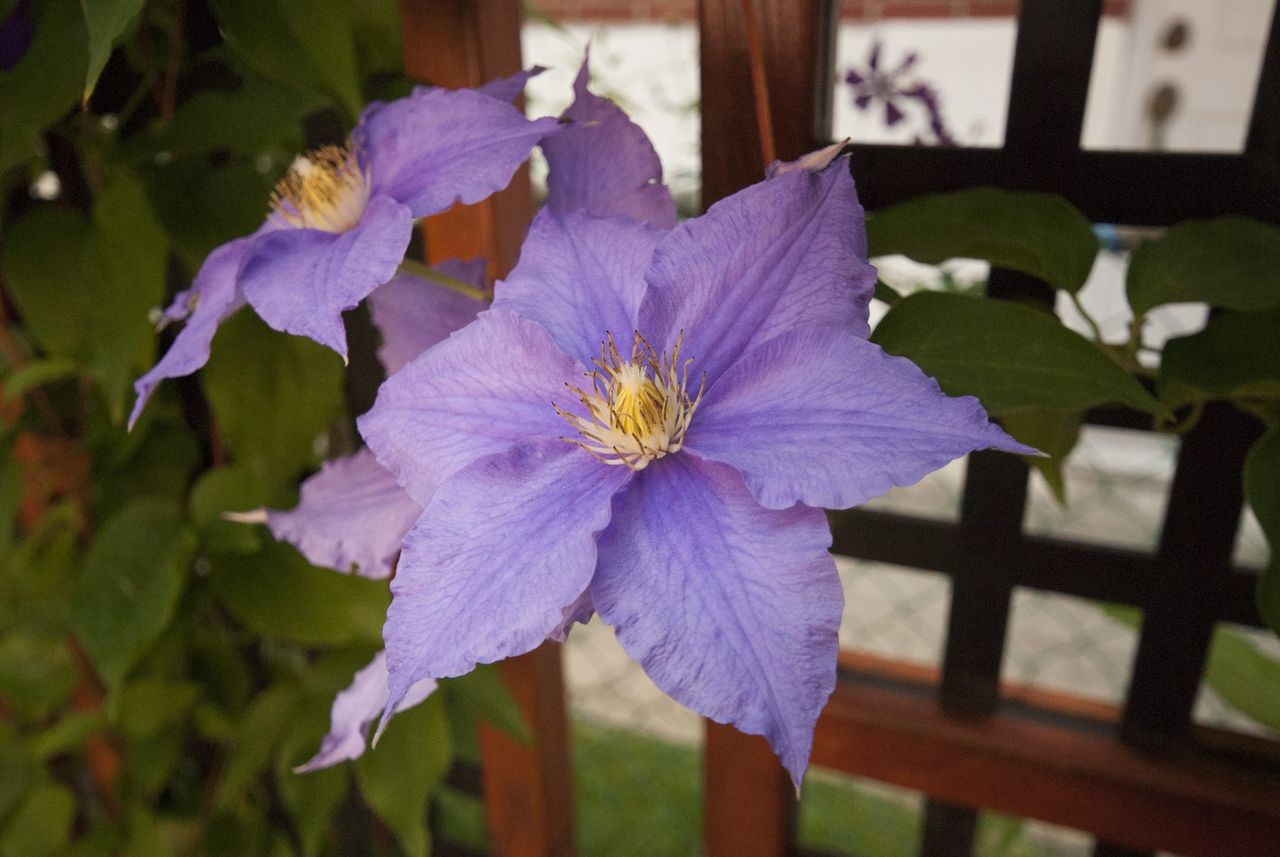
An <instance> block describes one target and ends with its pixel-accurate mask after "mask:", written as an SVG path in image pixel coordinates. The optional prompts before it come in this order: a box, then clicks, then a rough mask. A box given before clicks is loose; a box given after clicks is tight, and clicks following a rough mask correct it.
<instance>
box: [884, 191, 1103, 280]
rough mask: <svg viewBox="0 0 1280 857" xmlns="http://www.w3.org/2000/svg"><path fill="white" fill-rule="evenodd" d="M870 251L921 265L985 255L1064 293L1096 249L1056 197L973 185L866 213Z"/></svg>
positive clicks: (1082, 275)
mask: <svg viewBox="0 0 1280 857" xmlns="http://www.w3.org/2000/svg"><path fill="white" fill-rule="evenodd" d="M867 244H868V247H869V251H868V254H869V255H870V256H887V255H890V254H894V253H901V254H902V255H904V256H908V257H910V258H912V259H915V260H916V261H917V262H923V263H925V264H928V265H936V264H938V263H940V262H945V261H946V260H947V259H955V258H969V259H985V260H987V261H988V262H990V263H991V264H992V265H995V266H996V267H998V268H1010V269H1012V270H1015V271H1022V272H1023V273H1027V274H1031V275H1032V276H1035V277H1039V278H1040V279H1042V280H1044V281H1045V282H1046V283H1049V284H1050V285H1052V286H1056V287H1057V288H1060V289H1064V290H1066V291H1068V292H1076V291H1079V290H1080V287H1081V286H1083V285H1084V281H1085V280H1086V279H1087V278H1088V276H1089V271H1090V269H1091V268H1092V267H1093V260H1094V257H1096V256H1097V255H1098V239H1097V238H1096V237H1095V236H1094V234H1093V229H1092V227H1091V226H1090V225H1089V221H1088V220H1087V219H1086V218H1085V216H1084V215H1083V214H1081V213H1080V212H1079V211H1078V210H1077V209H1076V208H1075V207H1074V206H1073V205H1071V203H1069V202H1067V201H1066V200H1065V199H1063V198H1062V197H1060V196H1054V195H1053V194H1048V193H1032V192H1029V191H1012V190H1001V189H1000V188H994V187H978V188H970V189H967V190H961V191H955V192H953V193H939V194H928V195H926V196H919V197H916V198H915V199H911V200H907V201H906V202H903V203H899V204H898V205H895V206H892V207H890V208H887V209H885V210H883V211H877V212H875V213H874V214H873V215H872V216H871V217H869V218H867Z"/></svg>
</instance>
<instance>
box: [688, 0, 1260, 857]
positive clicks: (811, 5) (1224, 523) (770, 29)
mask: <svg viewBox="0 0 1280 857" xmlns="http://www.w3.org/2000/svg"><path fill="white" fill-rule="evenodd" d="M740 7H741V4H740V2H739V0H704V2H703V3H702V13H701V26H702V37H703V42H702V63H703V68H702V83H703V90H702V105H703V129H704V134H705V135H706V136H705V137H704V141H703V155H704V180H705V181H704V205H705V204H707V203H709V202H711V201H713V200H715V199H717V198H720V197H722V196H725V195H727V194H728V193H731V192H732V191H733V190H736V189H737V188H738V187H742V186H745V185H747V184H749V183H751V182H752V181H755V180H756V177H757V175H758V164H757V162H756V159H755V157H754V151H755V148H756V147H757V144H756V142H755V140H754V139H753V137H752V133H753V132H754V129H755V123H754V114H753V112H752V111H753V105H752V104H751V103H750V102H749V101H746V100H744V99H741V98H737V99H735V98H734V97H733V93H735V92H738V93H740V92H744V91H749V88H750V79H749V77H748V76H747V75H748V74H749V73H748V71H747V69H748V68H749V65H748V58H747V56H746V54H745V51H744V49H743V46H744V45H745V40H744V37H743V33H742V30H741V27H742V13H741V8H740ZM755 7H756V11H757V14H758V15H759V16H760V18H761V20H763V21H767V22H768V23H767V24H765V25H763V26H764V27H765V28H766V35H765V38H764V39H763V41H764V54H765V56H764V61H765V67H766V70H767V76H768V79H769V82H770V87H771V90H772V102H773V104H774V105H775V107H774V113H775V116H774V122H773V125H774V128H775V129H779V130H780V131H785V132H786V133H787V136H786V137H785V138H784V137H780V138H779V140H778V150H779V151H778V154H779V156H780V157H783V158H787V157H795V156H797V155H799V154H801V153H802V152H804V151H807V150H810V149H813V148H816V147H817V146H819V145H821V144H824V143H826V142H829V140H828V136H829V132H828V123H827V117H826V115H825V113H824V111H825V110H826V109H827V105H828V104H829V103H830V93H829V91H828V90H827V89H826V87H827V86H829V82H830V81H831V80H832V79H833V77H834V75H833V74H832V70H831V67H830V63H831V60H832V50H831V43H830V39H831V34H832V31H831V26H830V24H831V21H832V19H833V13H834V4H833V3H831V2H825V0H759V2H757V3H756V4H755ZM1101 13H1102V2H1101V0H1079V2H1062V0H1022V3H1021V5H1020V8H1019V14H1018V37H1017V44H1016V48H1015V53H1014V62H1013V79H1012V82H1011V86H1010V96H1009V112H1008V118H1007V123H1006V129H1005V142H1004V145H1003V147H1001V148H999V149H961V148H925V147H901V146H871V145H859V146H855V147H854V153H853V169H854V174H855V176H856V178H857V181H858V189H859V194H860V196H861V198H862V201H863V203H864V205H866V206H867V208H868V209H871V210H874V209H877V208H881V207H883V206H887V205H891V204H893V203H896V202H899V201H902V200H904V199H908V198H910V197H912V196H915V195H917V194H921V193H928V192H937V191H945V190H952V189H958V188H962V187H969V186H973V185H984V184H985V185H995V186H1000V187H1006V188H1014V189H1023V190H1038V191H1051V192H1054V193H1058V194H1061V195H1063V196H1065V197H1066V198H1067V199H1069V200H1071V201H1072V202H1073V203H1074V204H1075V205H1077V206H1078V207H1079V208H1080V209H1081V210H1082V211H1083V212H1084V213H1085V214H1086V215H1087V216H1088V217H1089V218H1090V219H1091V220H1093V221H1095V222H1106V223H1125V224H1134V225H1153V226H1154V225H1167V224H1171V223H1175V222H1177V221H1180V220H1184V219H1187V218H1192V217H1208V216H1213V215H1220V214H1228V213H1238V214H1248V215H1251V216H1254V217H1258V218H1261V219H1264V220H1268V221H1270V222H1273V223H1277V222H1280V36H1278V35H1277V33H1278V32H1280V30H1278V27H1280V19H1277V20H1273V22H1272V27H1271V34H1270V41H1269V43H1268V48H1267V54H1266V59H1265V61H1264V64H1263V69H1262V74H1261V78H1260V81H1259V85H1258V92H1257V95H1256V98H1255V102H1254V109H1253V113H1252V120H1251V123H1250V127H1249V133H1248V138H1247V143H1246V146H1245V150H1244V152H1242V153H1241V154H1239V155H1201V154H1168V153H1147V152H1142V153H1139V152H1101V151H1083V150H1082V149H1081V147H1080V138H1081V128H1082V124H1083V119H1084V108H1085V99H1086V96H1087V94H1088V86H1089V74H1090V70H1091V68H1092V64H1093V50H1094V43H1095V41H1096V38H1097V29H1098V22H1099V19H1100V16H1101ZM806 75H807V76H806ZM734 152H737V153H739V155H738V157H736V158H735V157H733V153H734ZM741 153H750V154H748V155H743V154H741ZM988 290H989V293H990V294H991V295H992V296H993V297H1000V298H1012V297H1018V298H1024V299H1026V298H1030V299H1038V300H1044V301H1048V300H1051V298H1052V292H1051V290H1050V289H1049V288H1048V287H1047V286H1046V285H1044V284H1043V283H1040V282H1037V281H1035V280H1034V279H1032V278H1030V277H1027V276H1025V275H1021V274H1017V273H1015V272H1012V271H1005V270H993V271H992V274H991V278H990V282H989V286H988ZM1147 421H1148V418H1145V417H1143V416H1141V415H1138V414H1134V413H1130V412H1125V411H1121V410H1114V409H1113V410H1098V411H1095V412H1092V413H1090V414H1089V415H1088V422H1090V423H1092V424H1103V425H1120V426H1126V427H1129V428H1143V427H1145V426H1146V425H1147ZM1259 430H1260V427H1259V425H1258V424H1257V423H1255V422H1254V421H1253V420H1252V419H1251V418H1249V417H1246V416H1244V415H1242V414H1240V413H1239V412H1238V411H1235V410H1233V409H1231V408H1229V407H1226V406H1221V407H1218V406H1211V407H1209V408H1207V409H1206V412H1205V414H1204V417H1203V419H1202V420H1201V422H1200V424H1199V425H1198V426H1197V427H1196V429H1195V430H1193V431H1192V432H1190V433H1189V434H1188V435H1186V436H1185V437H1184V438H1183V439H1182V444H1181V449H1180V452H1179V455H1178V461H1177V469H1176V471H1175V475H1174V479H1173V483H1172V486H1171V489H1170V495H1169V503H1168V507H1167V510H1166V513H1165V519H1164V526H1163V529H1162V534H1161V537H1160V542H1159V545H1158V547H1157V549H1156V551H1155V552H1154V554H1151V553H1144V552H1140V551H1131V550H1121V549H1116V548H1104V547H1096V546H1091V545H1084V544H1078V543H1074V542H1069V541H1064V540H1059V539H1051V538H1043V537H1037V536H1029V535H1027V534H1025V533H1024V532H1023V530H1022V518H1023V512H1024V508H1025V503H1026V491H1027V468H1026V466H1025V465H1024V464H1022V463H1021V462H1020V461H1018V460H1017V459H1015V458H1012V457H1010V456H1001V455H998V454H994V453H977V454H974V455H972V456H970V459H969V465H968V471H967V476H966V480H965V490H964V497H963V501H962V505H961V514H960V519H959V521H958V522H955V523H950V522H939V521H931V520H920V519H915V518H912V517H909V516H905V515H900V514H893V513H885V512H874V511H868V510H853V511H849V512H841V513H836V514H833V515H832V525H833V528H834V533H835V550H836V552H838V553H842V554H846V555H849V556H854V557H860V558H864V559H871V560H878V561H882V562H888V563H894V564H897V565H903V566H910V567H914V568H920V569H927V570H930V571H935V572H941V573H943V574H945V575H947V577H948V578H949V580H950V582H951V608H950V616H949V618H948V622H947V636H946V646H945V651H944V654H943V661H942V666H941V669H940V670H937V671H933V670H921V669H918V668H910V667H906V666H905V665H901V664H894V663H891V662H884V661H880V660H877V659H872V658H866V657H852V656H846V657H845V658H843V660H842V665H841V666H842V668H841V678H842V680H841V682H840V685H839V687H838V688H837V690H836V692H835V694H834V696H833V698H832V701H831V704H830V705H829V706H828V708H827V710H826V711H825V712H824V714H823V716H822V718H821V720H820V721H819V725H818V734H817V737H816V740H815V748H814V763H815V764H816V765H819V766H826V767H831V768H834V769H837V770H841V771H843V772H846V773H850V774H856V775H859V776H866V777H871V778H875V779H880V780H883V781H886V782H890V783H894V784H897V785H900V786H905V787H908V788H912V789H917V790H919V791H922V792H924V793H925V794H926V795H927V796H928V801H927V804H926V809H925V819H924V834H923V841H922V843H921V849H920V853H921V854H922V855H925V857H950V855H969V854H971V853H972V850H973V842H974V834H975V829H976V819H977V810H979V809H990V810H994V811H999V812H1003V813H1009V814H1013V815H1021V816H1027V817H1032V818H1037V819H1042V820H1045V821H1050V822H1053V823H1056V824H1061V825H1065V826H1068V827H1073V828H1077V829H1080V830H1083V831H1086V832H1089V833H1092V834H1094V835H1095V836H1097V837H1098V844H1097V845H1096V846H1095V850H1094V853H1095V855H1098V857H1104V856H1105V857H1113V855H1114V857H1119V855H1144V854H1150V853H1151V852H1153V851H1155V850H1168V851H1173V852H1176V853H1179V854H1185V855H1205V857H1211V855H1212V857H1218V855H1253V854H1256V855H1275V854H1280V747H1277V745H1276V744H1275V743H1274V742H1267V741H1262V740H1258V739H1246V738H1244V737H1242V736H1238V735H1233V734H1229V733H1225V732H1221V731H1218V730H1210V729H1204V728H1198V727H1195V726H1194V725H1193V723H1192V719H1191V711H1192V705H1193V703H1194V701H1195V697H1196V693H1197V691H1198V689H1199V686H1200V680H1201V676H1202V674H1203V671H1204V666H1205V661H1206V657H1207V652H1208V645H1209V641H1210V637H1211V634H1212V631H1213V628H1214V625H1215V624H1216V623H1217V622H1224V621H1225V622H1235V623H1242V624H1247V625H1258V624H1260V620H1259V617H1258V615H1257V611H1256V608H1255V606H1254V602H1253V587H1254V583H1255V581H1256V576H1255V575H1254V574H1252V573H1250V572H1248V571H1245V570H1242V569H1237V568H1233V567H1232V564H1231V549H1232V546H1233V544H1234V541H1235V536H1236V531H1237V527H1238V525H1239V520H1240V514H1241V509H1242V490H1241V482H1240V478H1241V468H1242V465H1243V461H1244V456H1245V453H1246V451H1247V449H1248V447H1249V445H1250V444H1251V443H1252V441H1253V440H1254V439H1255V438H1256V437H1257V435H1258V433H1259ZM1017 586H1023V587H1030V588H1034V589H1041V590H1047V591H1052V592H1059V593H1065V594H1069V595H1076V596H1080V597H1084V598H1093V599H1102V600H1107V601H1114V602H1119V603H1123V604H1130V605H1134V606H1137V607H1140V608H1142V610H1143V622H1142V629H1141V633H1140V636H1139V643H1138V651H1137V655H1136V658H1135V660H1134V664H1133V672H1132V677H1131V681H1130V685H1129V689H1128V693H1127V695H1126V698H1125V704H1124V707H1123V709H1121V710H1113V709H1110V708H1109V707H1107V706H1101V705H1097V704H1093V703H1087V702H1085V701H1083V700H1080V699H1076V698H1072V697H1069V696H1064V695H1060V694H1050V693H1044V692H1036V691H1034V690H1030V689H1027V688H1020V687H1010V686H1008V685H1004V686H1002V685H1001V683H1000V679H999V675H1000V664H1001V660H1002V657H1003V654H1004V650H1005V642H1006V641H1005V635H1006V628H1007V625H1008V619H1009V610H1010V604H1011V599H1012V595H1013V590H1014V587H1017ZM707 759H708V762H707V770H706V789H707V797H706V800H707V834H706V838H707V853H708V854H709V855H712V857H730V855H733V857H747V855H762V856H763V855H780V854H786V853H791V852H792V851H793V850H794V846H793V844H792V842H791V838H790V831H791V827H792V824H791V821H790V819H791V817H792V815H793V813H794V808H795V802H794V797H793V795H792V794H791V793H790V789H789V787H788V786H787V784H786V782H785V779H784V777H783V774H782V772H781V770H780V768H779V767H778V766H777V764H776V763H773V764H770V761H771V760H770V757H769V756H768V751H767V750H766V749H765V748H764V747H763V744H762V742H760V741H758V740H756V739H748V738H744V737H742V736H739V735H738V734H737V733H735V732H733V731H732V730H729V729H726V728H724V727H719V726H715V725H710V726H709V727H708V753H707ZM747 759H749V760H750V761H744V760H747ZM761 818H765V819H767V821H765V822H763V823H761V822H760V821H759V819H761Z"/></svg>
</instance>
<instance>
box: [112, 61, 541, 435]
mask: <svg viewBox="0 0 1280 857" xmlns="http://www.w3.org/2000/svg"><path fill="white" fill-rule="evenodd" d="M532 73H533V72H525V73H522V74H520V75H516V76H515V77H513V78H509V79H506V80H502V81H495V82H494V83H492V84H489V85H488V86H486V87H481V88H480V89H478V90H465V89H464V90H444V89H437V88H427V87H420V88H418V89H416V90H415V91H414V92H413V94H412V95H410V96H408V97H407V98H402V99H400V100H398V101H394V102H391V103H388V104H382V103H373V104H370V105H369V106H368V107H367V108H366V109H365V111H364V113H363V115H362V116H361V117H360V122H359V123H358V124H357V126H356V129H355V131H353V132H352V135H351V138H350V141H349V142H348V144H347V145H345V146H341V147H339V146H325V147H322V148H320V149H318V150H316V151H314V152H311V153H309V154H307V155H302V156H299V157H298V158H296V159H295V160H294V162H293V164H292V166H290V168H289V171H288V173H287V174H286V175H285V177H284V178H283V179H282V180H281V181H280V183H279V185H277V187H276V190H275V193H274V194H273V195H272V199H271V212H270V214H269V215H268V216H267V219H266V222H264V223H263V225H262V226H261V227H260V228H259V229H258V230H257V231H256V232H254V233H253V234H252V235H249V236H247V237H245V238H239V239H236V240H234V241H231V242H229V243H227V244H224V245H222V246H221V247H219V248H218V249H217V250H215V251H214V252H213V253H211V254H210V255H209V258H208V259H206V261H205V263H204V265H203V266H201V269H200V271H199V272H198V273H197V274H196V278H195V282H194V283H193V285H192V288H190V289H188V290H186V291H184V292H182V293H181V294H179V295H178V296H177V298H176V299H175V300H174V302H173V304H172V305H171V306H170V307H169V308H168V310H166V312H165V314H164V318H165V320H166V321H170V322H171V321H178V320H181V319H183V318H187V317H188V316H190V318H189V320H188V321H187V325H186V327H185V328H183V330H182V332H181V333H179V334H178V337H177V339H175V341H174V343H173V346H172V347H171V348H170V349H169V351H168V353H166V354H165V356H164V357H163V358H162V359H161V360H160V362H159V363H157V364H156V365H155V366H154V367H153V368H152V369H151V371H149V372H147V373H146V374H145V375H143V376H142V377H141V378H139V379H138V380H137V381H136V382H135V383H134V390H135V391H136V393H137V401H136V402H135V404H134V408H133V413H132V415H131V416H130V418H129V423H130V425H132V424H133V423H134V422H136V421H137V419H138V416H139V414H140V413H141V411H142V408H143V407H144V406H145V404H146V401H147V399H148V398H149V397H150V395H151V393H152V391H153V390H154V389H155V387H156V385H157V384H159V383H160V381H162V380H163V379H165V378H175V377H179V376H182V375H188V374H190V373H192V372H194V371H196V370H197V369H199V368H200V367H201V366H203V365H204V364H205V363H206V362H207V361H208V359H209V346H210V343H211V342H212V340H213V335H214V333H215V332H216V330H217V328H218V325H219V324H220V323H221V322H222V321H223V320H224V319H225V318H227V317H228V316H229V315H231V313H233V312H235V311H236V310H238V309H239V308H240V307H242V306H243V305H244V304H245V303H246V302H247V303H249V304H250V305H251V306H252V307H253V308H254V310H255V311H256V312H257V313H258V314H259V315H260V316H262V318H263V320H264V321H266V322H267V324H269V325H271V326H272V327H274V328H275V329H277V330H282V331H286V332H288V333H294V334H298V335H301V336H308V337H310V338H312V339H314V340H315V341H316V342H319V343H320V344H322V345H326V346H328V347H330V348H332V349H333V350H334V351H337V352H338V353H339V354H341V355H342V356H343V358H344V359H345V358H346V351H347V343H346V334H345V332H344V330H343V326H342V313H343V311H344V310H347V309H350V308H352V307H354V306H355V305H356V304H358V303H359V302H360V301H361V300H363V299H364V298H365V297H366V296H367V295H368V294H369V293H370V292H372V291H373V290H374V289H375V288H377V287H378V286H380V285H382V284H383V283H385V282H387V281H388V280H390V279H391V278H392V276H393V275H394V274H395V272H396V268H397V266H399V264H400V262H401V261H402V260H403V258H404V252H405V249H406V248H407V247H408V244H409V239H410V236H411V233H412V224H413V220H414V219H415V218H418V217H425V216H427V215H430V214H435V213H437V212H440V211H444V210H445V209H447V208H449V207H450V206H451V205H453V204H454V203H455V202H463V203H474V202H478V201H480V200H482V199H484V198H485V197H487V196H489V195H490V194H491V193H493V192H494V191H496V190H499V189H501V188H503V187H505V186H506V184H507V183H508V182H509V181H510V180H511V176H512V174H514V172H515V171H516V169H517V168H518V167H519V166H520V164H522V163H524V161H525V159H526V158H528V156H529V152H530V150H531V149H532V148H533V146H534V145H535V144H536V143H537V142H538V141H539V140H541V139H542V138H543V137H545V136H547V135H548V134H550V133H552V132H553V131H554V130H556V129H557V128H558V127H559V126H558V122H557V120H556V119H554V118H550V117H548V118H543V119H536V120H529V119H526V118H525V117H524V115H523V114H521V113H520V112H519V111H517V110H516V109H515V108H514V107H513V106H512V105H511V104H510V100H511V98H512V97H514V96H515V95H517V94H519V92H520V90H521V89H522V88H523V86H524V83H525V81H526V80H528V77H529V76H530V74H532Z"/></svg>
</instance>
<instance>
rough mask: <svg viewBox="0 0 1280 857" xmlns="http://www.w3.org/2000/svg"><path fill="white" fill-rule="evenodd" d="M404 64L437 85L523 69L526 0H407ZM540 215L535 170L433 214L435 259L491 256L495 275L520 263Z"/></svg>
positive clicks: (473, 82) (430, 241) (430, 235)
mask: <svg viewBox="0 0 1280 857" xmlns="http://www.w3.org/2000/svg"><path fill="white" fill-rule="evenodd" d="M400 19H401V25H402V27H403V30H404V70H405V74H406V75H408V76H409V77H410V78H411V79H413V80H417V81H421V82H422V83H427V84H431V85H433V86H445V87H449V88H451V89H452V88H459V87H464V86H478V85H480V84H482V83H486V82H487V81H490V80H493V79H494V78H499V77H507V76H508V75H512V74H515V73H516V72H518V71H520V69H521V58H520V20H521V15H520V2H519V0H401V2H400ZM532 216H533V193H532V190H531V189H530V186H529V169H528V167H527V166H525V167H521V168H520V171H519V172H517V173H516V175H515V177H514V178H513V179H512V180H511V184H510V186H508V187H507V188H506V189H505V190H502V191H499V192H498V193H495V194H494V195H493V196H491V197H489V198H488V199H486V200H484V201H483V202H478V203H476V204H475V205H459V206H454V207H453V208H451V209H450V210H449V211H446V212H444V213H443V214H437V215H435V216H434V217H429V218H427V221H426V224H425V226H424V234H425V236H426V242H427V260H428V261H431V262H438V261H440V260H442V259H446V258H448V257H450V256H454V257H460V258H464V259H469V258H475V257H477V256H485V257H487V258H488V260H489V275H490V278H491V279H492V278H493V277H500V276H503V275H505V274H506V273H507V272H508V271H510V270H511V268H512V267H513V266H514V265H515V263H516V258H517V257H518V256H519V254H520V244H521V242H522V241H523V240H524V232H525V228H526V227H528V225H529V220H530V218H532Z"/></svg>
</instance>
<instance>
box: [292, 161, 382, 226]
mask: <svg viewBox="0 0 1280 857" xmlns="http://www.w3.org/2000/svg"><path fill="white" fill-rule="evenodd" d="M368 202H369V177H368V175H367V174H366V173H365V172H364V171H363V170H362V169H360V161H359V159H358V158H357V156H356V152H355V149H354V147H353V146H352V145H351V144H350V143H348V144H347V145H345V146H322V147H320V148H319V149H316V150H315V151H313V152H308V153H307V154H305V155H298V157H296V158H294V159H293V163H292V164H290V165H289V172H287V173H286V174H285V176H284V178H282V179H281V180H280V182H279V184H277V185H276V188H275V190H274V191H273V192H272V194H271V209H272V211H273V212H274V216H275V217H278V218H279V219H280V220H281V221H283V223H284V224H285V225H287V226H292V227H297V228H302V229H320V230H323V231H325V232H346V231H347V230H348V229H350V228H351V227H353V226H355V225H356V224H357V223H359V222H360V217H361V215H363V214H364V207H365V204H366V203H368Z"/></svg>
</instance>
